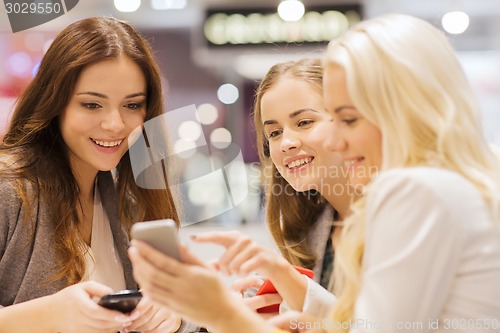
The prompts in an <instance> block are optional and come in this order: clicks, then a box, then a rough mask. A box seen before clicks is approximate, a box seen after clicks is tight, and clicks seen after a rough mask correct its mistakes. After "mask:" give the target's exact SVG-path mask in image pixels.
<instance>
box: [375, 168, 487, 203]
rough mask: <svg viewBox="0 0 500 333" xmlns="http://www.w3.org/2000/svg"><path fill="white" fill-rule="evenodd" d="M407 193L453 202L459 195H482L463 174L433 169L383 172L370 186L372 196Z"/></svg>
mask: <svg viewBox="0 0 500 333" xmlns="http://www.w3.org/2000/svg"><path fill="white" fill-rule="evenodd" d="M405 191H406V192H408V191H411V192H409V193H408V194H412V195H414V196H416V195H429V196H431V197H432V198H433V199H439V200H446V199H450V200H453V199H455V198H454V195H453V194H456V193H457V192H458V193H460V197H461V198H463V195H471V196H477V195H479V191H478V190H477V189H476V187H475V186H474V185H473V184H472V183H471V182H470V181H469V180H467V179H465V178H464V177H463V176H462V175H460V174H459V173H457V172H454V171H451V170H447V169H441V168H433V167H411V168H398V169H392V170H388V171H385V172H382V173H380V174H379V175H378V176H377V177H376V178H375V179H374V181H373V183H372V184H371V185H370V189H369V193H370V194H369V195H373V196H377V195H384V194H385V195H387V194H389V193H395V192H399V193H405ZM461 200H463V199H461Z"/></svg>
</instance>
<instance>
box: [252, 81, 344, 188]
mask: <svg viewBox="0 0 500 333" xmlns="http://www.w3.org/2000/svg"><path fill="white" fill-rule="evenodd" d="M260 109H261V118H262V124H263V127H264V132H265V136H266V138H267V140H268V141H269V153H270V157H271V159H272V161H273V163H274V164H275V166H276V168H277V170H278V171H279V172H280V174H281V175H282V176H283V178H285V180H286V181H287V182H288V183H289V184H290V185H291V186H292V187H293V188H294V189H295V190H296V191H307V190H311V189H315V190H318V191H320V192H321V188H322V187H324V186H327V183H328V180H326V179H325V178H326V177H335V176H336V175H337V173H338V172H339V170H338V167H339V165H340V158H339V156H338V154H336V153H334V152H332V151H331V149H330V148H329V146H328V143H329V142H330V141H331V135H332V128H333V126H332V122H331V116H330V115H329V113H328V112H327V111H326V109H325V107H324V104H323V98H322V95H321V89H319V88H318V87H316V86H314V85H313V84H311V83H307V82H305V81H302V80H299V79H291V78H285V79H282V80H280V81H279V82H278V83H276V84H275V85H274V86H273V87H272V88H271V89H269V90H268V91H267V92H266V93H265V94H264V95H263V96H262V100H261V104H260Z"/></svg>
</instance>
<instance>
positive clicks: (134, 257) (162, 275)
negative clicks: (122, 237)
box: [129, 246, 176, 300]
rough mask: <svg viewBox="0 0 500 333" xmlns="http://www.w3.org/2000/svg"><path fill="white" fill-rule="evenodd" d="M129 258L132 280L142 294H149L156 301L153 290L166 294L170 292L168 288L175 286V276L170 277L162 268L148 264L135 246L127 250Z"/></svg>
mask: <svg viewBox="0 0 500 333" xmlns="http://www.w3.org/2000/svg"><path fill="white" fill-rule="evenodd" d="M129 256H130V259H131V261H132V265H133V268H134V269H133V274H134V278H135V279H136V281H137V282H138V283H139V285H140V286H141V290H143V294H145V293H147V294H149V297H150V298H151V299H153V300H157V299H158V298H159V297H155V296H156V295H155V294H154V293H153V292H152V291H153V290H156V291H157V292H161V293H162V294H165V293H167V294H168V293H169V292H170V291H171V289H170V288H172V287H173V286H175V285H176V279H175V276H173V275H171V274H170V273H169V272H165V271H164V270H163V268H158V267H157V266H155V265H153V264H152V263H150V262H149V261H148V260H146V259H145V258H144V257H143V256H141V254H140V253H139V251H138V249H137V248H136V247H135V246H131V247H130V248H129ZM174 261H175V260H174Z"/></svg>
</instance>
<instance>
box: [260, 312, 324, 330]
mask: <svg viewBox="0 0 500 333" xmlns="http://www.w3.org/2000/svg"><path fill="white" fill-rule="evenodd" d="M269 323H270V324H273V325H274V326H276V327H278V328H281V329H284V330H288V331H290V332H292V333H326V327H323V326H324V325H323V321H322V320H321V319H320V318H317V317H314V316H311V315H308V314H305V313H302V312H297V311H287V312H285V313H283V314H280V315H278V316H275V317H273V318H271V319H269Z"/></svg>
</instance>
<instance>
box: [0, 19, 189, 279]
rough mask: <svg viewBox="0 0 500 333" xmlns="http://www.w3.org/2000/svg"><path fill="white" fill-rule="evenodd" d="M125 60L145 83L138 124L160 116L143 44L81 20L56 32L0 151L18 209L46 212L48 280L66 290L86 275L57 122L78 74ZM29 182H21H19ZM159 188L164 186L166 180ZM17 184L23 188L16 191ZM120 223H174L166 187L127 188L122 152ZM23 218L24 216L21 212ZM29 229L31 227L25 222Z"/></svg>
mask: <svg viewBox="0 0 500 333" xmlns="http://www.w3.org/2000/svg"><path fill="white" fill-rule="evenodd" d="M120 56H126V57H128V58H130V59H131V60H132V61H134V62H135V63H136V64H137V65H138V66H139V67H140V68H141V70H142V72H143V74H144V76H145V80H146V84H147V98H146V104H147V106H146V108H147V109H146V117H145V121H147V120H149V119H152V118H154V117H157V116H160V115H162V114H163V113H164V106H163V92H162V86H161V74H160V69H159V67H158V65H157V64H156V62H155V59H154V57H153V54H152V50H151V48H150V46H149V44H148V42H147V41H146V39H145V38H144V37H143V36H141V35H140V34H139V32H138V31H137V30H135V29H134V28H133V27H132V26H130V25H129V24H128V23H126V22H124V21H120V20H117V19H114V18H111V17H94V18H87V19H83V20H80V21H77V22H74V23H72V24H71V25H69V26H68V27H66V28H65V29H64V30H62V31H61V32H60V33H59V34H58V35H57V37H56V38H55V39H54V41H53V42H52V44H51V46H50V48H49V49H48V50H47V53H46V54H45V55H44V57H43V59H42V62H41V64H40V68H39V70H38V73H37V74H36V76H35V78H34V79H33V81H32V82H31V83H30V84H29V86H28V87H27V88H26V90H25V91H24V92H23V93H22V95H21V96H20V97H19V99H18V100H17V103H16V107H15V110H14V113H13V116H12V119H11V122H10V126H9V129H8V131H7V133H6V134H5V136H4V138H3V142H2V144H1V145H0V157H1V156H8V159H9V160H10V161H14V163H9V167H8V168H5V167H4V168H2V169H3V170H2V175H3V176H5V177H8V178H11V179H14V180H15V181H14V182H13V183H14V184H17V185H16V190H17V192H18V194H19V196H20V198H21V200H22V203H23V205H26V206H28V207H29V205H30V204H32V203H33V202H36V201H37V200H39V199H37V198H32V197H31V198H30V197H28V195H27V193H32V192H31V191H28V189H27V188H26V184H30V186H31V185H32V188H34V189H35V193H36V194H37V197H38V198H43V200H44V202H45V203H46V204H47V205H49V207H48V208H49V213H50V221H51V223H52V227H53V229H54V234H55V238H56V243H55V244H53V245H54V246H55V248H56V253H57V256H58V261H57V263H56V273H55V275H54V276H52V277H50V281H52V282H55V281H60V280H63V281H65V282H66V283H67V285H70V284H74V283H77V282H79V281H81V279H82V277H83V276H84V274H85V259H84V254H85V243H84V240H83V237H82V235H81V234H80V233H79V232H78V231H77V230H80V223H81V222H80V221H79V220H78V214H77V207H78V205H79V204H80V203H79V195H80V189H79V187H78V184H77V182H76V179H75V176H74V174H73V172H72V169H71V166H70V163H69V157H68V149H67V146H66V144H65V142H64V141H63V139H62V136H61V132H60V127H59V116H60V114H61V112H62V111H63V110H64V109H65V108H66V106H67V105H68V103H69V100H70V97H71V95H72V93H73V90H74V88H75V85H76V82H77V80H78V78H79V76H80V73H81V72H82V70H83V69H85V68H86V67H87V66H90V65H92V64H95V63H98V62H101V61H105V60H110V59H117V58H119V57H120ZM23 180H28V182H26V181H23ZM165 181H166V179H165ZM23 184H24V185H23ZM116 189H117V193H118V207H120V220H121V223H122V225H123V226H124V228H125V230H126V231H127V232H128V231H129V229H130V227H131V225H132V223H133V222H135V221H147V220H154V219H162V218H172V219H174V220H175V221H177V224H179V219H178V214H177V210H176V207H175V204H174V198H173V195H172V193H171V192H170V190H169V188H168V184H167V186H166V189H164V190H149V189H144V188H140V187H139V186H137V184H136V182H135V181H134V175H133V172H132V167H131V162H130V157H129V153H128V152H127V153H126V154H125V155H124V156H123V157H122V159H121V160H120V162H119V163H118V166H117V167H116ZM28 211H29V209H28ZM28 223H32V224H33V225H34V224H35V223H36V221H28Z"/></svg>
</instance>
